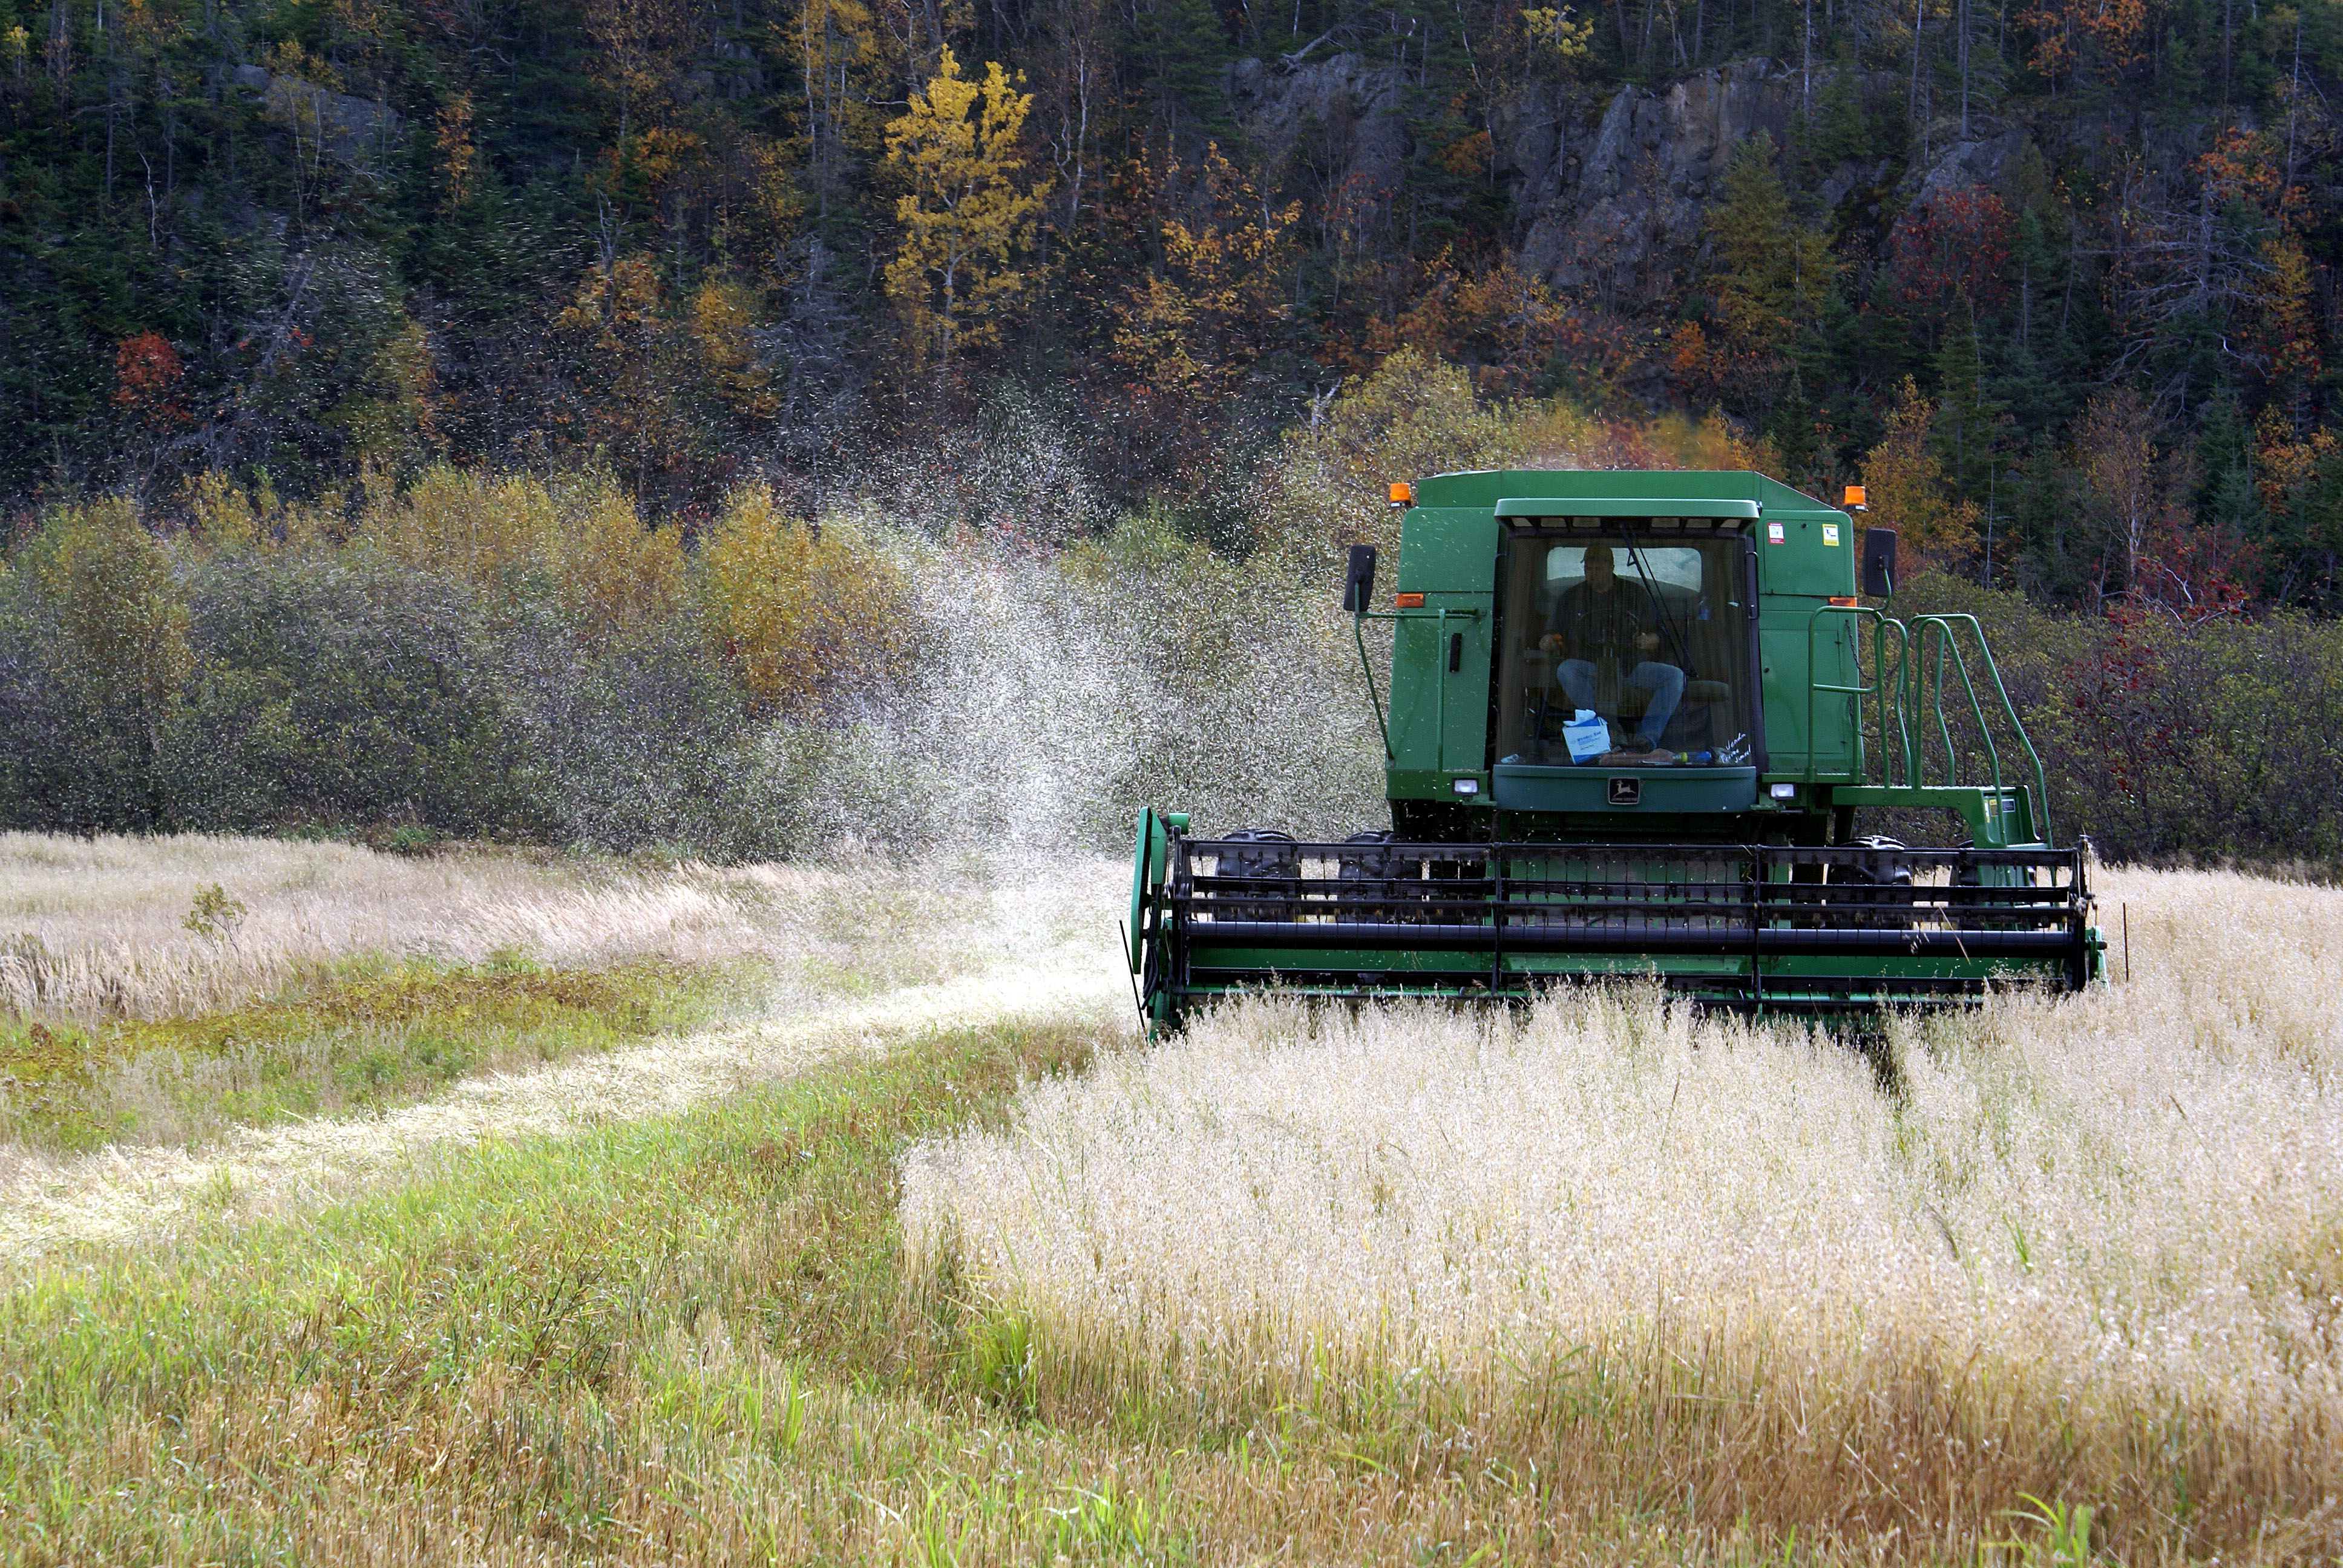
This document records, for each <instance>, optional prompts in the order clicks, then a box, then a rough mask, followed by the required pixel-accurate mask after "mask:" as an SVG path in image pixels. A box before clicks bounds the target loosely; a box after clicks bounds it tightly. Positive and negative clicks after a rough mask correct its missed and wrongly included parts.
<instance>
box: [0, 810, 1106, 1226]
mask: <svg viewBox="0 0 2343 1568" xmlns="http://www.w3.org/2000/svg"><path fill="white" fill-rule="evenodd" d="M1128 875H1129V873H1128V871H1127V869H1125V868H1123V867H1121V866H1120V865H1117V864H1115V863H1113V862H1111V861H1105V860H1078V859H1063V858H1051V859H1031V858H1027V859H1021V860H1018V861H1016V862H1015V863H1013V864H1011V865H1010V866H1008V867H1006V868H1003V869H1001V870H998V871H995V870H992V869H988V867H987V866H986V865H985V864H984V863H982V862H981V861H980V860H974V859H970V860H966V861H954V862H950V863H935V864H930V865H897V864H893V863H890V862H887V861H884V860H880V859H870V860H868V861H867V862H864V861H854V862H849V861H844V860H841V861H840V862H839V863H836V864H832V865H828V866H820V867H799V866H761V865H751V866H743V867H737V868H728V869H713V868H705V867H695V866H684V867H679V868H669V869H639V870H638V869H628V868H624V867H614V866H609V865H607V864H605V865H602V866H599V867H596V866H593V865H590V864H589V865H575V864H563V863H556V864H551V865H543V864H537V863H532V862H529V861H525V860H521V859H516V858H513V857H506V856H493V855H457V856H447V857H441V858H437V859H428V860H422V861H408V860H402V859H397V858H396V857H391V856H382V855H376V854H373V853H371V852H369V851H367V850H364V849H350V848H347V847H345V846H339V845H331V844H325V845H318V844H286V843H282V842H276V841H270V840H264V839H210V838H197V837H189V838H173V839H96V840H95V841H85V840H73V839H61V838H50V837H46V836H35V835H5V836H0V907H5V908H7V909H8V910H9V913H8V914H7V915H6V916H5V917H0V930H9V929H11V928H12V927H13V928H14V929H15V930H34V931H37V932H39V933H40V936H39V939H38V940H40V942H41V945H42V949H43V950H45V952H48V953H51V954H63V955H68V956H70V957H71V958H72V959H73V960H74V963H73V964H72V965H71V966H67V967H65V968H64V969H63V970H61V971H59V972H62V973H64V974H65V980H66V982H69V983H70V985H71V986H73V987H75V988H77V989H72V990H59V989H57V987H56V985H55V984H54V983H53V984H52V985H51V989H50V990H47V991H45V992H44V993H43V994H42V995H41V996H40V997H39V998H38V999H37V1000H39V1001H40V1002H41V1003H42V1008H41V1010H43V1011H46V1012H49V1013H51V1014H52V1015H55V1014H57V1013H63V1014H65V1015H66V1016H71V1015H72V1012H73V1008H71V1007H69V1006H68V1005H67V1004H68V1003H75V1004H79V1005H85V1006H88V1007H90V1008H92V1009H94V1010H96V1011H97V1012H98V1014H99V1015H100V1016H104V1015H105V1014H106V1013H107V1012H110V1011H114V1010H123V1011H133V1012H135V1013H141V1014H145V1015H147V1016H171V1015H173V1014H175V1013H200V1012H203V1011H206V1010H211V1009H215V1008H218V1007H222V1006H226V1005H232V1004H236V1003H241V1002H244V1001H246V1000H250V999H252V998H253V997H256V996H260V995H265V994H266V993H268V992H269V991H271V990H274V989H276V988H277V987H279V986H281V985H283V984H285V983H286V982H287V981H288V980H296V979H297V978H299V977H300V976H301V974H302V973H303V972H304V970H306V969H307V968H310V967H313V966H317V965H320V964H324V963H328V962H331V961H334V960H340V959H344V958H349V957H357V956H367V957H372V956H377V955H385V956H394V957H395V956H399V955H417V956H427V957H435V958H442V959H449V960H478V959H482V958H487V957H489V956H491V955H494V954H497V953H518V954H519V955H522V956H525V957H528V958H529V959H532V960H536V961H538V962H542V963H547V964H553V965H594V964H600V963H606V962H611V961H624V960H628V959H633V958H638V957H654V958H660V959H666V960H677V961H680V962H685V963H692V962H712V963H729V962H731V961H734V960H744V959H745V960H749V962H751V963H754V964H757V965H759V966H760V967H761V969H762V972H763V973H764V975H765V980H764V983H763V984H762V985H761V986H760V987H759V990H758V991H757V993H756V994H755V995H754V996H752V997H748V998H744V999H743V1001H742V1003H741V1010H742V1011H743V1012H744V1013H746V1014H747V1016H746V1017H745V1018H743V1019H741V1020H739V1021H737V1022H735V1023H732V1024H730V1025H729V1026H727V1027H722V1028H717V1029H712V1030H707V1031H704V1032H699V1033H694V1034H690V1035H688V1036H682V1037H660V1038H657V1039H654V1040H649V1041H647V1042H645V1043H643V1044H641V1045H638V1046H631V1047H628V1049H626V1050H619V1051H615V1052H612V1053H610V1054H608V1055H596V1056H591V1057H588V1058H586V1059H583V1060H566V1061H556V1062H550V1063H546V1064H542V1065H538V1064H534V1063H531V1064H528V1065H526V1066H525V1067H523V1068H522V1070H516V1071H509V1072H500V1071H492V1072H488V1073H484V1074H478V1075H476V1076H473V1077H470V1078H468V1079H466V1080H464V1081H460V1082H458V1083H457V1084H455V1085H453V1086H451V1087H450V1088H448V1089H447V1090H446V1091H443V1092H441V1093H439V1094H437V1095H436V1096H434V1097H433V1098H432V1099H431V1100H429V1101H427V1102H425V1103H421V1104H416V1105H408V1106H403V1107H398V1108H396V1109H393V1110H390V1111H386V1112H384V1113H382V1114H378V1115H360V1116H353V1117H332V1118H321V1119H317V1120H314V1121H298V1122H293V1123H289V1124H278V1125H274V1126H266V1127H256V1128H242V1129H235V1130H231V1131H226V1132H225V1133H223V1134H221V1135H219V1136H217V1137H216V1138H213V1139H211V1140H210V1141H207V1142H206V1143H205V1145H204V1146H202V1147H200V1148H175V1147H166V1146H157V1147H143V1148H126V1147H116V1148H111V1149H107V1150H106V1151H101V1152H99V1153H96V1154H90V1155H82V1156H70V1157H65V1158H59V1157H56V1156H53V1155H50V1154H45V1153H41V1152H36V1151H29V1150H25V1149H23V1148H19V1147H16V1146H15V1145H10V1144H5V1143H0V1260H5V1259H7V1258H9V1257H11V1256H15V1255H24V1254H35V1253H39V1252H43V1251H48V1250H50V1249H52V1248H55V1247H56V1246H57V1245H59V1244H61V1243H69V1242H75V1241H118V1240H124V1239H128V1238H134V1237H153V1236H157V1235H161V1234H166V1233H168V1232H171V1231H175V1230H177V1229H180V1228H182V1227H184V1226H186V1225H187V1224H190V1223H195V1222H199V1221H205V1220H207V1219H211V1218H220V1217H228V1218H236V1219H243V1218H250V1217H254V1216H259V1215H266V1214H271V1213H281V1212H285V1211H295V1210H299V1209H303V1208H307V1207H312V1206H314V1205H315V1204H317V1203H319V1202H322V1201H329V1200H330V1199H331V1198H333V1197H334V1196H336V1195H338V1194H341V1193H344V1192H347V1191H350V1190H352V1189H353V1188H355V1187H358V1186H363V1185H367V1184H371V1183H375V1182H379V1181H402V1180H407V1179H409V1178H411V1177H413V1176H415V1175H417V1174H418V1173H419V1172H421V1171H425V1170H427V1169H428V1168H430V1166H431V1164H432V1162H433V1161H435V1160H437V1158H438V1157H439V1156H440V1155H442V1154H443V1153H446V1152H448V1151H462V1150H464V1149H467V1148H469V1147H472V1146H473V1145H476V1144H477V1143H478V1142H480V1141H483V1140H486V1139H493V1138H511V1137H528V1136H533V1135H548V1134H552V1135H558V1134H562V1133H567V1132H572V1131H578V1130H579V1129H582V1128H586V1127H590V1126H593V1125H595V1124H598V1123H601V1122H607V1121H624V1120H632V1119H638V1118H642V1117H650V1116H660V1115H668V1114H673V1113H676V1112H679V1111H684V1110H687V1109H689V1107H691V1106H694V1105H697V1104H700V1103H703V1102H705V1101H709V1100H711V1099H715V1098H719V1097H720V1096H723V1095H725V1094H728V1093H730V1092H732V1091H736V1090H738V1089H739V1088H741V1087H743V1086H745V1085H748V1084H752V1083H758V1082H764V1081H771V1080H774V1079H778V1078H786V1077H789V1076H793V1075H795V1074H796V1073H798V1072H799V1071H802V1070H805V1069H807V1068H808V1067H809V1066H811V1065H813V1064H815V1063H817V1062H820V1061H822V1060H830V1059H832V1058H835V1057H837V1056H840V1055H851V1054H853V1053H856V1052H860V1051H867V1050H881V1049H886V1048H888V1047H890V1046H891V1045H892V1044H893V1043H894V1042H896V1041H899V1040H903V1039H906V1038H913V1037H917V1036H919V1035H920V1034H922V1033H924V1032H929V1031H932V1030H937V1029H940V1028H947V1027H959V1026H962V1025H966V1024H969V1023H972V1022H976V1021H980V1020H992V1019H1011V1018H1034V1019H1063V1018H1076V1019H1083V1020H1097V1021H1098V1022H1099V1024H1100V1025H1101V1027H1109V1026H1113V1025H1117V1024H1119V1023H1120V1021H1121V1020H1122V1019H1126V1018H1128V1016H1129V1010H1130V1001H1129V992H1128V990H1127V987H1126V983H1125V981H1124V980H1123V977H1122V976H1121V974H1120V973H1118V972H1117V971H1116V969H1115V965H1114V960H1113V954H1114V951H1115V949H1114V945H1113V943H1114V936H1113V929H1112V924H1111V910H1113V909H1114V908H1116V907H1117V906H1118V904H1119V901H1120V898H1121V892H1122V890H1124V889H1126V888H1127V887H1128ZM215 882H217V883H219V884H220V885H221V886H222V887H223V888H224V889H225V890H226V893H227V894H228V896H230V897H232V898H234V899H235V900H237V901H238V902H241V903H243V904H245V905H246V907H247V909H248V910H249V911H250V912H249V913H248V914H247V915H246V917H245V919H244V920H243V921H242V922H241V923H240V924H239V925H238V926H237V928H236V931H235V934H234V938H233V940H226V941H222V940H214V939H211V938H206V937H203V936H199V935H196V934H195V933H191V932H189V931H187V930H186V929H185V927H184V926H183V924H182V917H183V916H184V915H185V913H186V910H188V908H189V906H190V904H191V902H192V900H193V899H194V897H195V894H196V891H197V890H199V889H201V888H203V887H206V886H209V885H211V884H213V883H215ZM6 963H7V958H6V954H5V952H0V981H5V979H6V977H7V974H8V971H7V968H6ZM12 1002H13V1003H14V1004H15V1006H16V1007H17V1008H18V1009H20V1010H23V1009H24V1001H23V1000H20V999H16V998H14V997H11V996H9V995H7V994H6V993H5V992H0V1008H5V1007H7V1006H8V1005H9V1004H10V1003H12ZM20 1016H21V1012H20ZM139 1070H141V1067H140V1064H139V1063H137V1062H135V1061H134V1062H129V1063H125V1064H121V1065H119V1066H117V1067H115V1068H113V1069H110V1070H109V1073H110V1076H109V1077H108V1078H107V1079H106V1081H102V1082H101V1083H100V1084H98V1085H97V1087H96V1090H94V1091H93V1093H111V1092H115V1091H116V1090H118V1088H119V1085H118V1084H116V1082H115V1080H116V1079H120V1078H123V1077H125V1076H133V1077H135V1076H136V1073H137V1072H138V1071H139ZM0 1087H5V1086H0Z"/></svg>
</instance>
